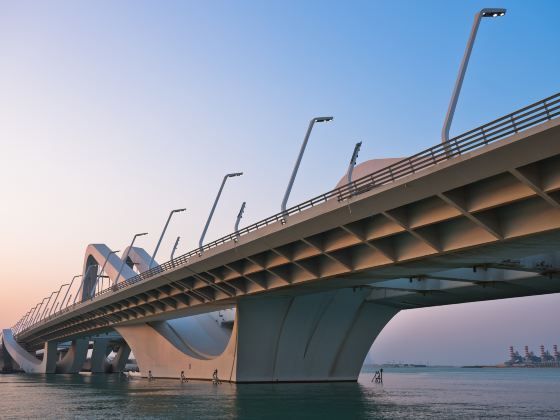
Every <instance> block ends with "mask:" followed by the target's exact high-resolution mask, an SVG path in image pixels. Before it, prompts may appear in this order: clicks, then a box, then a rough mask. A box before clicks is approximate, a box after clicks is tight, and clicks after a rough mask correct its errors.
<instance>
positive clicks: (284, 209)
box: [280, 117, 333, 213]
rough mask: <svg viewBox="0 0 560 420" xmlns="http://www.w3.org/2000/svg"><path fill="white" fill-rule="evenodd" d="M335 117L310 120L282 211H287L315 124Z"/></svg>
mask: <svg viewBox="0 0 560 420" xmlns="http://www.w3.org/2000/svg"><path fill="white" fill-rule="evenodd" d="M332 120H333V117H316V118H313V119H312V120H311V121H309V127H307V133H305V138H304V139H303V144H302V145H301V149H300V150H299V155H298V158H297V160H296V164H295V165H294V169H293V171H292V176H291V177H290V182H288V188H286V193H285V194H284V199H283V200H282V205H281V206H280V207H281V209H282V213H285V212H286V204H287V203H288V198H289V197H290V193H291V192H292V186H293V185H294V181H295V179H296V175H297V172H298V169H299V164H300V163H301V159H302V158H303V152H305V148H306V147H307V141H308V140H309V136H310V135H311V130H313V126H314V125H315V123H319V122H329V121H332Z"/></svg>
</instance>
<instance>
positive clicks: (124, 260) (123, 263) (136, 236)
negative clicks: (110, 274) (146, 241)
mask: <svg viewBox="0 0 560 420" xmlns="http://www.w3.org/2000/svg"><path fill="white" fill-rule="evenodd" d="M147 234H148V232H144V233H137V234H136V235H134V237H133V238H132V242H131V243H130V246H129V247H128V250H127V251H126V254H125V255H123V259H122V264H121V268H120V269H119V274H117V278H116V279H115V281H114V282H113V286H116V285H117V282H118V281H119V278H120V276H121V273H122V271H123V268H124V265H125V264H126V259H127V258H128V254H130V250H131V249H132V246H133V245H134V241H136V238H138V237H139V236H144V235H147Z"/></svg>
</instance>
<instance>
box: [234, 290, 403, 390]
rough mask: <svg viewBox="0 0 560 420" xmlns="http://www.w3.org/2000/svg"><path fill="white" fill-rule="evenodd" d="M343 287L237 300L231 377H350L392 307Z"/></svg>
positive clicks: (315, 379)
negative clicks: (234, 365) (235, 349)
mask: <svg viewBox="0 0 560 420" xmlns="http://www.w3.org/2000/svg"><path fill="white" fill-rule="evenodd" d="M368 294H369V292H368V291H360V290H356V291H353V290H351V289H343V290H337V291H330V292H324V293H316V294H309V295H303V296H297V297H279V298H261V299H258V298H254V299H247V300H246V301H242V302H240V304H239V305H238V308H237V311H238V312H237V322H238V323H239V335H238V356H237V357H238V359H237V382H300V381H306V382H309V381H311V382H321V381H356V380H357V379H358V375H359V373H360V369H361V367H362V365H363V362H364V360H365V357H366V355H367V352H368V351H369V349H370V347H371V345H372V344H373V341H374V340H375V338H376V337H377V335H378V334H379V333H380V332H381V330H382V329H383V328H384V327H385V325H386V324H387V323H388V322H389V321H390V320H391V318H392V317H393V316H394V315H395V314H396V313H397V312H398V309H395V308H390V307H387V306H381V305H377V304H374V303H371V302H368V301H367V300H366V297H367V295H368Z"/></svg>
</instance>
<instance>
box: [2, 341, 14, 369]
mask: <svg viewBox="0 0 560 420" xmlns="http://www.w3.org/2000/svg"><path fill="white" fill-rule="evenodd" d="M13 371H14V362H13V360H12V358H11V357H10V354H9V353H8V352H7V350H6V349H5V348H4V345H3V344H2V343H1V340H0V372H13Z"/></svg>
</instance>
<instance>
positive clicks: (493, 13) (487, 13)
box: [480, 8, 506, 17]
mask: <svg viewBox="0 0 560 420" xmlns="http://www.w3.org/2000/svg"><path fill="white" fill-rule="evenodd" d="M505 14H506V9H497V8H490V9H482V10H481V11H480V15H481V16H482V17H500V16H504V15H505Z"/></svg>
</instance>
